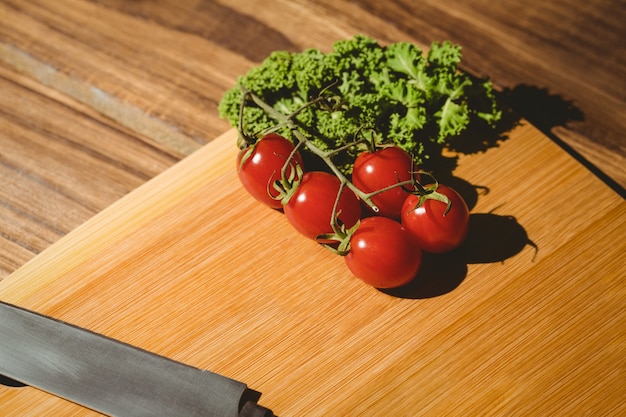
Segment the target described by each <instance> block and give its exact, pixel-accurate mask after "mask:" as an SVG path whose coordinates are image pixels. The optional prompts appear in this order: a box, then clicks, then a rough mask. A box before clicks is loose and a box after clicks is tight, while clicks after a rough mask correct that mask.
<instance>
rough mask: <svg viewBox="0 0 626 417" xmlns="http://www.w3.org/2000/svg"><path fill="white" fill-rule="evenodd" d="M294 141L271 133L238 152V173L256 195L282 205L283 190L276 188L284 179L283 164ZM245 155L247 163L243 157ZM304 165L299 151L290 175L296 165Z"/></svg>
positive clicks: (274, 205) (289, 169) (259, 198)
mask: <svg viewBox="0 0 626 417" xmlns="http://www.w3.org/2000/svg"><path fill="white" fill-rule="evenodd" d="M293 149H294V145H293V144H292V143H291V142H290V141H289V140H288V139H286V138H285V137H283V136H281V135H278V134H276V133H270V134H267V135H265V136H264V137H263V138H261V139H260V140H259V141H258V142H257V143H255V144H254V145H252V146H251V147H249V148H246V149H244V150H241V151H239V154H238V155H237V173H238V175H239V181H241V184H242V185H243V187H244V188H245V189H246V190H247V191H248V193H250V194H251V195H252V196H253V197H254V198H255V199H257V200H258V201H260V202H261V203H263V204H265V205H267V206H269V207H272V208H281V207H282V204H281V202H280V200H279V199H276V197H277V196H278V195H279V192H278V191H277V190H276V189H274V187H273V184H274V182H275V181H277V180H280V179H281V172H282V169H283V166H284V165H285V163H286V162H287V159H289V156H290V155H291V152H292V151H293ZM244 156H245V158H246V159H245V160H244V162H243V164H242V163H241V161H242V159H243V158H244ZM296 164H298V165H300V167H303V166H304V164H303V163H302V157H301V156H300V153H299V152H296V154H295V155H294V157H293V159H292V160H291V161H290V162H289V166H288V168H287V172H286V175H287V177H289V175H291V174H294V175H295V171H293V170H294V169H295V165H296Z"/></svg>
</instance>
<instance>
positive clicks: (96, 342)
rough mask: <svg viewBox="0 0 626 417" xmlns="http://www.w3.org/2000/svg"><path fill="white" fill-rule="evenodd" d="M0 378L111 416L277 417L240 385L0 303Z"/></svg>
mask: <svg viewBox="0 0 626 417" xmlns="http://www.w3.org/2000/svg"><path fill="white" fill-rule="evenodd" d="M0 376H4V377H5V379H6V378H9V379H11V380H14V381H17V382H20V383H23V384H26V385H30V386H32V387H34V388H37V389H40V390H42V391H46V392H48V393H50V394H53V395H55V396H58V397H61V398H64V399H66V400H69V401H72V402H74V403H77V404H79V405H82V406H84V407H87V408H90V409H92V410H94V411H97V412H99V413H102V414H105V415H109V416H114V417H195V416H197V417H201V416H202V417H272V416H274V414H273V413H272V411H271V410H269V409H268V408H265V407H263V406H261V405H259V404H257V401H258V399H259V397H260V396H261V394H260V393H259V392H257V391H254V390H251V389H249V388H248V387H247V386H246V384H244V383H242V382H239V381H236V380H234V379H230V378H228V377H225V376H222V375H219V374H216V373H213V372H210V371H207V370H201V369H198V368H194V367H192V366H189V365H186V364H183V363H181V362H177V361H174V360H171V359H168V358H166V357H163V356H160V355H157V354H155V353H151V352H148V351H146V350H143V349H140V348H137V347H134V346H131V345H129V344H126V343H123V342H120V341H117V340H114V339H111V338H108V337H106V336H103V335H100V334H97V333H94V332H91V331H89V330H86V329H82V328H80V327H77V326H74V325H71V324H69V323H65V322H62V321H60V320H56V319H54V318H50V317H47V316H44V315H41V314H39V313H36V312H33V311H30V310H27V309H24V308H21V307H18V306H15V305H12V304H8V303H5V302H2V301H0ZM15 389H19V388H15Z"/></svg>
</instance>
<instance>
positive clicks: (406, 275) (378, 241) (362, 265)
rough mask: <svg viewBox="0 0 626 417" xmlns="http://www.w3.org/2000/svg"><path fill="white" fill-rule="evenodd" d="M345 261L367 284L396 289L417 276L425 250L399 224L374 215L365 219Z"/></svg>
mask: <svg viewBox="0 0 626 417" xmlns="http://www.w3.org/2000/svg"><path fill="white" fill-rule="evenodd" d="M344 259H345V262H346V265H347V266H348V269H350V271H351V272H352V273H353V274H354V276H356V277H357V278H359V279H361V280H362V281H364V282H365V283H367V284H369V285H372V286H374V287H376V288H395V287H400V286H402V285H405V284H408V283H409V282H410V281H411V280H412V279H413V278H414V277H415V276H416V275H417V272H418V270H419V267H420V265H421V262H422V251H421V250H420V248H419V247H418V246H417V244H416V243H415V241H414V240H413V238H412V236H411V234H410V233H409V231H408V230H406V229H405V228H404V227H403V226H402V225H401V224H400V223H399V222H397V221H396V220H393V219H389V218H387V217H379V216H374V217H367V218H365V219H363V220H361V223H360V224H359V227H358V229H357V230H356V231H355V232H354V234H353V235H352V237H351V238H350V252H348V254H347V255H346V256H345V257H344Z"/></svg>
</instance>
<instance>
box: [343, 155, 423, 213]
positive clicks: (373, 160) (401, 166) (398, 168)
mask: <svg viewBox="0 0 626 417" xmlns="http://www.w3.org/2000/svg"><path fill="white" fill-rule="evenodd" d="M412 165H413V164H412V159H411V156H410V155H409V154H408V153H406V152H405V151H404V150H403V149H401V148H399V147H397V146H389V147H385V148H380V149H378V150H376V151H375V152H363V153H361V154H359V156H357V158H356V160H355V161H354V169H353V171H352V183H353V184H354V185H356V186H357V188H358V189H360V190H361V191H363V192H365V193H371V192H374V191H377V190H381V189H383V188H385V187H388V186H390V185H393V184H397V183H398V181H408V180H410V179H411V171H412V170H413V166H412ZM408 196H409V193H408V192H407V191H405V190H403V189H402V187H400V186H398V187H395V188H392V189H390V190H387V191H385V192H383V193H380V194H377V195H375V196H374V197H372V202H373V203H374V204H375V205H376V206H377V207H378V209H379V212H378V215H380V216H385V217H391V218H394V219H400V209H401V208H402V203H404V200H406V198H407V197H408Z"/></svg>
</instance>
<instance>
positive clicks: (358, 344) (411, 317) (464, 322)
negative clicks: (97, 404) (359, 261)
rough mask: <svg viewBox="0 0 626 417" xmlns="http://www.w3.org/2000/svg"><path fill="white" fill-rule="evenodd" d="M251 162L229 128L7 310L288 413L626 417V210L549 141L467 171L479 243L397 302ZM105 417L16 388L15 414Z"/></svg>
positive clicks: (500, 151)
mask: <svg viewBox="0 0 626 417" xmlns="http://www.w3.org/2000/svg"><path fill="white" fill-rule="evenodd" d="M235 153H236V148H235V132H234V131H229V132H227V133H225V134H224V135H222V136H220V137H218V138H217V139H215V140H214V141H212V142H210V143H209V144H208V145H206V146H205V147H203V148H202V149H201V150H199V151H197V152H195V153H193V154H192V155H191V156H190V157H188V158H186V159H184V160H183V161H182V162H180V163H178V164H177V165H175V166H174V167H172V168H171V169H169V170H167V171H165V172H164V173H163V174H161V175H159V176H157V177H156V178H154V179H153V180H151V181H149V182H148V183H146V184H145V185H144V186H141V187H140V188H138V189H136V190H135V191H133V192H132V193H130V194H129V195H127V196H126V197H124V198H123V199H121V200H120V201H118V202H117V203H115V204H113V205H112V206H110V207H109V208H108V209H106V210H104V211H103V212H101V213H100V214H98V215H96V216H95V217H94V218H92V219H91V220H90V221H88V222H86V223H85V224H84V225H82V226H81V227H79V228H78V229H76V230H75V231H73V232H72V233H70V234H69V235H67V236H66V237H65V238H63V239H62V240H60V241H59V242H58V243H56V244H54V245H53V246H51V247H50V248H49V249H48V250H46V251H44V252H43V253H42V254H40V255H39V256H38V257H36V258H35V259H34V260H32V261H31V262H30V263H28V264H26V265H25V266H24V267H22V268H21V269H19V270H17V271H16V272H15V273H13V274H12V275H11V276H9V277H8V278H6V279H4V280H3V281H2V282H0V299H2V300H3V301H7V302H11V303H14V304H17V305H20V306H23V307H26V308H30V309H34V310H36V311H38V312H41V313H44V314H48V315H52V316H54V317H56V318H59V319H62V320H65V321H69V322H71V323H73V324H77V325H80V326H83V327H86V328H89V329H91V330H94V331H96V332H100V333H104V334H106V335H108V336H111V337H115V338H117V339H120V340H122V341H125V342H128V343H131V344H134V345H136V346H140V347H142V348H145V349H149V350H151V351H154V352H156V353H159V354H162V355H166V356H168V357H171V358H173V359H176V360H179V361H183V362H186V363H188V364H190V365H193V366H197V367H200V368H205V369H210V370H212V371H215V372H218V373H221V374H224V375H226V376H229V377H232V378H235V379H238V380H241V381H244V382H246V383H247V384H248V385H249V386H250V388H252V389H255V390H258V391H260V392H262V393H263V395H262V397H261V400H260V403H261V404H262V405H264V406H266V407H269V408H271V409H272V410H273V411H274V412H275V413H276V414H277V415H278V416H280V417H290V416H294V417H301V416H444V415H446V416H474V415H498V416H582V415H586V416H618V415H625V414H626V390H625V388H624V382H626V377H625V376H626V334H625V332H624V329H625V328H626V312H625V309H624V302H625V301H626V284H625V282H624V279H625V278H626V264H625V262H624V253H625V250H626V240H625V239H624V237H625V236H626V202H624V201H623V200H622V199H621V198H620V197H619V196H618V195H617V194H615V193H614V192H613V191H611V190H610V189H609V188H608V187H606V186H605V185H603V184H602V183H601V182H600V181H599V180H597V179H596V178H595V177H593V176H592V175H591V174H590V173H589V172H588V171H586V170H585V169H584V168H583V167H582V166H581V165H579V164H578V163H577V162H576V161H575V160H574V159H572V158H571V157H570V156H569V155H567V154H566V153H565V152H563V151H562V150H561V149H560V148H559V147H557V146H556V145H555V144H553V143H552V142H551V141H550V140H548V139H547V138H546V137H544V136H543V135H542V134H541V133H539V132H538V131H537V130H536V129H535V128H533V127H532V126H530V125H528V124H522V125H520V126H518V127H517V128H515V129H514V130H513V131H512V132H511V133H510V138H509V139H508V140H506V141H504V142H502V143H501V145H500V146H499V147H497V148H492V149H490V150H488V151H487V152H485V153H481V154H477V155H472V156H463V157H461V159H460V162H459V167H458V169H457V170H456V171H455V175H456V176H457V177H459V178H462V179H463V180H465V181H467V182H469V183H471V184H474V185H480V186H484V187H487V188H488V189H489V193H479V194H478V195H477V198H476V201H475V204H474V202H473V201H472V202H470V203H471V205H472V207H473V208H472V213H473V214H472V226H471V233H470V236H469V238H468V242H467V244H466V246H465V247H464V249H463V250H462V251H460V252H461V253H460V254H456V255H454V256H447V257H444V258H443V259H439V258H437V259H430V262H429V263H428V264H427V265H426V266H425V268H424V271H423V272H422V273H421V274H420V275H419V276H418V278H417V280H416V282H415V283H414V284H413V285H411V286H409V288H407V289H405V290H404V291H401V292H396V293H391V294H389V293H384V292H381V291H378V290H376V289H374V288H371V287H368V286H366V285H364V284H362V283H361V282H359V281H358V280H356V279H355V278H353V277H352V276H351V275H350V273H349V272H348V270H347V268H346V267H345V265H344V263H343V260H342V259H341V258H339V257H337V256H335V255H333V254H332V253H330V252H329V251H327V250H325V249H323V248H322V247H320V246H317V245H316V244H315V243H313V242H311V241H308V240H306V239H305V238H303V237H301V236H300V235H298V234H297V233H296V232H295V231H294V230H293V229H291V227H290V226H289V225H288V224H287V222H286V219H285V218H284V216H283V215H282V214H281V213H280V212H277V211H272V210H270V209H267V208H265V207H262V206H260V205H259V204H258V203H256V202H255V201H254V200H253V199H252V198H251V197H249V196H248V195H247V194H246V193H245V192H244V191H243V189H242V188H241V187H240V185H239V183H238V180H237V177H236V173H235V162H234V158H235ZM531 242H532V243H533V244H534V245H535V247H533V245H532V244H531ZM433 264H435V265H439V266H440V269H436V268H434V267H433V266H432V265H433ZM92 414H93V412H91V411H89V410H86V409H83V408H81V407H79V406H76V405H74V404H71V403H68V402H66V401H64V400H60V399H57V398H55V397H52V396H50V395H48V394H45V393H42V392H39V391H37V390H35V389H32V388H30V387H7V386H1V385H0V415H2V416H42V415H55V416H56V415H63V416H87V415H92Z"/></svg>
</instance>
